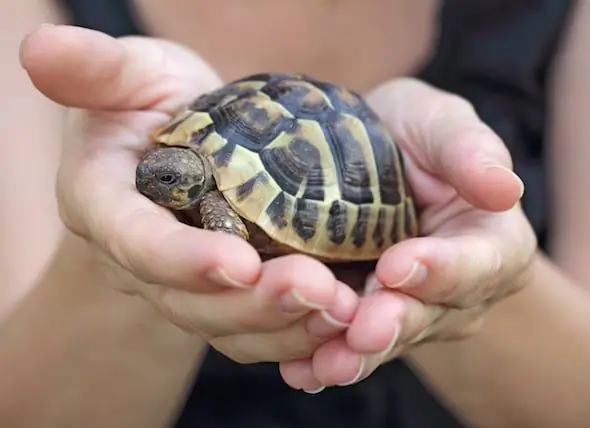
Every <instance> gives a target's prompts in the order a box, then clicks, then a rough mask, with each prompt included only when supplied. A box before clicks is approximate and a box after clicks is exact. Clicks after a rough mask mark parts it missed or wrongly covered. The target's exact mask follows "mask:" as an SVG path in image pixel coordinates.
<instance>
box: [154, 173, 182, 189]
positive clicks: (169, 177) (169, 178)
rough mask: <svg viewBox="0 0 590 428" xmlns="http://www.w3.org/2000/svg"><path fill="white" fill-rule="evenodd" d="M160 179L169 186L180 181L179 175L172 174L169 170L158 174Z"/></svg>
mask: <svg viewBox="0 0 590 428" xmlns="http://www.w3.org/2000/svg"><path fill="white" fill-rule="evenodd" d="M158 180H159V181H160V182H162V183H164V184H166V185H168V186H170V185H172V184H176V182H177V181H178V177H177V176H176V174H171V173H168V172H165V173H163V174H160V175H159V176H158Z"/></svg>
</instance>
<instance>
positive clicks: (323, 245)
mask: <svg viewBox="0 0 590 428" xmlns="http://www.w3.org/2000/svg"><path fill="white" fill-rule="evenodd" d="M157 140H158V141H159V142H160V143H164V144H170V145H185V146H191V147H194V149H195V150H197V151H199V152H200V153H202V154H204V155H206V156H207V157H208V159H209V161H210V162H211V164H212V167H213V170H214V175H215V180H216V183H217V185H218V188H219V190H220V191H221V192H222V193H223V195H224V197H225V198H226V199H227V200H228V202H229V203H230V205H231V206H232V207H233V208H234V209H235V210H236V212H237V213H238V214H240V215H241V216H242V217H243V218H245V219H246V220H247V221H249V222H251V223H253V224H255V225H257V226H258V227H260V229H261V230H262V231H264V232H265V233H266V234H268V235H269V236H270V238H271V239H274V240H275V241H277V242H278V243H280V244H283V245H286V246H289V247H291V248H293V249H294V250H295V251H302V252H307V253H310V254H314V255H317V256H321V257H324V258H328V259H332V260H353V259H356V260H361V259H375V258H378V257H379V255H380V254H381V253H382V252H383V251H384V250H385V249H387V247H389V246H390V245H392V244H393V243H395V242H399V241H401V240H403V239H406V238H408V237H412V236H416V235H417V234H418V225H417V219H416V212H415V207H414V202H413V199H412V195H411V193H410V189H409V187H408V184H407V182H406V180H405V178H404V168H403V161H402V157H401V155H400V153H399V150H398V149H397V147H396V146H395V144H394V142H393V140H392V138H391V137H390V135H389V133H388V132H387V130H386V129H385V127H384V125H383V124H382V123H381V122H380V120H379V118H378V116H377V115H376V114H375V113H374V112H373V110H371V108H370V107H369V106H368V105H367V104H366V102H365V101H364V100H363V99H362V98H361V97H360V96H359V95H357V94H356V93H354V92H352V91H348V90H346V89H344V88H342V87H339V86H337V85H332V84H329V83H325V82H319V81H317V80H314V79H313V78H311V77H308V76H304V75H284V74H259V75H254V76H250V77H248V78H245V79H241V80H237V81H235V82H232V83H230V84H228V85H226V86H224V87H222V88H220V89H218V90H216V91H214V92H211V93H209V94H206V95H203V96H201V97H200V98H198V99H197V100H196V101H195V102H193V103H192V104H191V105H190V106H189V107H188V108H187V109H185V110H184V111H183V112H181V113H179V114H178V115H177V117H176V118H175V119H173V121H172V122H171V124H170V126H168V128H166V129H165V130H164V131H163V132H162V133H161V134H160V135H159V137H157Z"/></svg>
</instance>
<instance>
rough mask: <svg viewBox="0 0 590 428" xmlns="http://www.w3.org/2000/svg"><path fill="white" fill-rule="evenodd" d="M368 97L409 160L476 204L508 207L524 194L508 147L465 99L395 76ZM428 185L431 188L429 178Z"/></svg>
mask: <svg viewBox="0 0 590 428" xmlns="http://www.w3.org/2000/svg"><path fill="white" fill-rule="evenodd" d="M367 98H368V101H369V102H370V104H371V105H372V106H373V107H374V108H375V110H376V111H377V113H378V114H380V116H381V117H382V118H383V119H384V121H385V124H386V125H387V126H388V128H389V131H390V132H391V133H392V135H393V137H394V139H395V140H396V141H397V142H398V143H399V144H400V145H401V146H402V148H403V149H404V151H405V152H406V153H407V154H408V156H407V157H408V161H409V162H414V163H416V165H417V166H418V167H419V168H420V169H422V170H424V171H427V172H429V173H431V174H432V175H433V176H435V177H440V178H441V179H442V180H443V181H445V182H447V183H449V184H450V185H451V186H452V187H453V188H454V189H455V190H456V191H457V192H458V193H459V195H461V196H462V197H463V198H464V199H466V200H467V201H468V202H470V203H471V204H473V205H474V206H476V207H478V208H482V209H486V210H491V211H504V210H507V209H509V208H511V207H512V206H514V205H515V204H516V203H517V201H518V200H519V199H520V198H521V196H522V193H523V191H524V186H523V183H522V181H521V180H520V178H519V177H518V176H516V174H514V173H513V172H512V170H511V169H512V162H511V157H510V154H509V152H508V150H507V148H506V146H505V145H504V144H503V142H502V141H501V139H500V138H499V137H498V136H497V135H496V134H495V133H494V132H493V131H492V130H491V129H490V128H489V127H488V126H487V125H486V124H484V123H483V122H482V121H481V120H480V119H479V117H478V116H477V113H476V111H475V109H474V108H473V107H472V106H471V105H470V104H469V102H467V101H466V100H464V99H462V98H460V97H457V96H454V95H451V94H449V93H447V92H444V91H441V90H438V89H435V88H434V87H432V86H429V85H427V84H425V83H422V82H420V81H418V80H415V79H399V80H396V81H393V82H392V83H389V84H386V85H384V86H382V87H380V88H377V89H376V90H375V91H373V92H372V93H370V94H369V95H368V97H367ZM408 106H410V107H411V108H408ZM416 184H418V185H419V183H416ZM423 185H424V186H428V187H432V186H431V185H430V183H427V181H424V180H423ZM424 191H425V192H426V193H428V189H425V190H424ZM417 193H419V194H420V193H423V192H422V189H417Z"/></svg>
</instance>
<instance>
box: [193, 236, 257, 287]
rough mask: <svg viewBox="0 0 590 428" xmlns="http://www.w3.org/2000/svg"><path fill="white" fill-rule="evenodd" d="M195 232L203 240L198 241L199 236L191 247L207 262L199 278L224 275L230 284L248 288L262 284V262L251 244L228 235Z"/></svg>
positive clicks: (197, 272) (198, 274)
mask: <svg viewBox="0 0 590 428" xmlns="http://www.w3.org/2000/svg"><path fill="white" fill-rule="evenodd" d="M191 229H195V230H196V231H198V235H199V236H198V238H197V236H196V233H195V237H194V239H192V240H191V242H190V245H191V246H193V247H194V248H195V250H194V251H195V253H198V254H199V256H203V257H205V258H206V259H207V263H205V264H204V265H203V266H202V269H198V270H197V271H196V272H195V274H196V275H197V276H199V277H200V276H202V275H209V273H210V272H219V271H221V272H223V274H224V275H227V277H228V278H229V279H230V281H234V282H236V283H239V284H244V285H245V286H252V285H253V284H255V283H256V282H257V281H258V279H259V278H260V275H261V270H262V260H261V258H260V255H259V254H258V253H257V252H256V250H255V249H254V248H253V247H252V246H251V245H250V244H249V243H248V242H246V241H244V240H243V239H242V238H238V237H236V236H233V235H230V234H228V233H223V232H212V231H208V230H201V229H196V228H191ZM228 249H231V251H229V250H228Z"/></svg>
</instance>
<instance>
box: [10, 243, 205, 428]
mask: <svg viewBox="0 0 590 428" xmlns="http://www.w3.org/2000/svg"><path fill="white" fill-rule="evenodd" d="M104 282H105V278H104V276H103V274H102V273H101V269H100V268H99V267H98V266H97V264H96V262H95V261H94V258H93V257H90V251H89V248H88V247H87V246H86V244H85V243H83V242H82V241H80V240H78V239H76V238H73V237H71V236H68V237H67V238H66V240H65V242H64V244H63V245H62V247H61V250H60V251H59V252H58V254H57V256H56V259H55V260H54V262H53V263H52V264H51V265H50V266H49V268H48V270H47V272H46V273H45V275H44V276H43V278H42V279H41V280H40V283H39V284H38V286H37V288H36V289H35V291H34V292H32V293H31V295H30V296H29V297H28V298H27V299H26V300H25V301H24V302H23V304H22V307H21V308H19V309H18V310H16V311H15V312H14V315H13V316H12V317H11V318H9V319H8V320H6V321H5V322H4V323H3V324H2V325H1V326H0V373H1V375H0V378H1V379H2V382H1V383H2V388H0V426H10V427H15V428H18V427H23V428H24V427H31V426H43V427H47V428H52V427H56V428H57V427H74V426H76V427H78V426H84V427H89V428H91V427H109V428H117V427H125V428H127V427H136V426H137V427H139V426H141V427H163V426H167V423H168V422H169V421H170V418H171V417H173V416H174V414H175V412H176V410H177V408H178V406H179V405H180V404H181V402H182V400H183V399H184V395H185V393H186V390H187V388H188V387H189V382H190V381H191V380H192V378H193V372H194V370H195V369H196V368H197V365H198V361H199V357H200V356H201V355H202V351H203V350H204V345H203V343H202V342H201V341H199V340H198V339H196V338H194V337H190V336H189V335H187V334H186V333H184V332H182V331H181V330H180V329H178V328H176V327H174V326H173V325H172V324H170V323H169V322H168V321H166V320H164V319H163V318H162V317H160V316H159V315H158V314H157V313H156V312H155V311H154V310H153V309H152V307H151V306H150V305H149V304H148V303H147V302H145V301H143V300H142V299H140V298H137V297H129V296H126V295H123V294H122V293H120V292H116V291H113V290H112V289H111V288H110V287H109V284H105V283H104Z"/></svg>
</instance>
